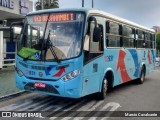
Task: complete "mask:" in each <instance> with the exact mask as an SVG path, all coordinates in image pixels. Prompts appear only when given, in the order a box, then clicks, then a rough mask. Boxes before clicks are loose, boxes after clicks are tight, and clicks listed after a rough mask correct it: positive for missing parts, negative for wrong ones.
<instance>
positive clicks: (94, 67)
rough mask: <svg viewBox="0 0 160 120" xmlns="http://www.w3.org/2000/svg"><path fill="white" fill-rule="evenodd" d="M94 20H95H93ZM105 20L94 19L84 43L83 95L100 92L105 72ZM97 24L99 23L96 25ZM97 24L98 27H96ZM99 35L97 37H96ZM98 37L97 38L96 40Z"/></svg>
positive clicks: (91, 21)
mask: <svg viewBox="0 0 160 120" xmlns="http://www.w3.org/2000/svg"><path fill="white" fill-rule="evenodd" d="M92 19H93V20H92ZM102 21H103V18H100V17H93V18H91V20H90V23H89V24H90V25H89V26H90V27H89V28H88V29H89V30H88V34H87V35H86V38H85V42H84V70H83V73H84V76H83V91H82V95H86V94H91V93H95V92H98V91H99V86H100V80H101V75H102V72H103V63H104V60H103V57H102V56H103V51H104V46H103V38H104V37H103V35H104V33H103V26H104V23H103V22H102ZM96 22H97V23H96ZM95 24H97V25H95ZM95 26H96V28H95V29H93V28H94V27H95ZM96 33H97V35H96ZM94 36H96V37H97V38H98V40H96V38H94Z"/></svg>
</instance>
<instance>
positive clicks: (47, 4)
mask: <svg viewBox="0 0 160 120" xmlns="http://www.w3.org/2000/svg"><path fill="white" fill-rule="evenodd" d="M35 8H36V10H42V9H51V8H59V3H58V0H38V1H37V2H36V3H35Z"/></svg>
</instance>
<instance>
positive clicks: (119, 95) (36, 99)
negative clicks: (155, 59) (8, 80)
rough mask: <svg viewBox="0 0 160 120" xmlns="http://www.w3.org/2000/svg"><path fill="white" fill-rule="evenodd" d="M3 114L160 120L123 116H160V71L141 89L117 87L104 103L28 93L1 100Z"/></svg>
mask: <svg viewBox="0 0 160 120" xmlns="http://www.w3.org/2000/svg"><path fill="white" fill-rule="evenodd" d="M0 111H19V112H22V111H30V112H40V111H42V116H43V117H44V116H45V117H46V116H47V117H46V118H47V119H55V120H59V119H62V120H72V119H74V120H88V119H89V120H106V119H107V120H159V119H160V117H159V118H158V117H124V116H125V113H131V114H133V113H140V114H142V113H143V112H142V111H154V112H149V114H151V113H156V114H158V115H160V70H155V71H154V72H153V73H151V74H150V75H148V76H146V80H145V82H144V83H143V84H141V85H138V84H136V83H135V82H129V83H126V84H123V85H120V86H117V87H115V88H114V89H113V91H111V92H110V93H108V94H107V97H106V99H105V100H101V101H99V100H97V99H96V96H95V95H90V96H86V97H84V98H81V99H69V98H60V97H54V96H47V95H40V94H37V93H25V94H22V95H20V96H18V97H14V98H6V99H0ZM109 111H111V112H109ZM123 111H125V112H123ZM136 111H138V112H136ZM155 111H159V112H155ZM144 113H147V112H144ZM131 114H130V115H131ZM118 115H119V116H123V117H117V116H118ZM59 116H61V117H59ZM109 116H110V117H109ZM0 119H2V118H0ZM3 119H4V118H3ZM15 119H17V118H15ZM34 119H36V118H34ZM37 119H39V118H37Z"/></svg>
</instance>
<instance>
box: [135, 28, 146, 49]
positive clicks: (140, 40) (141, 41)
mask: <svg viewBox="0 0 160 120" xmlns="http://www.w3.org/2000/svg"><path fill="white" fill-rule="evenodd" d="M136 36H137V42H136V43H137V45H136V46H137V48H144V47H145V40H144V32H143V31H141V30H136Z"/></svg>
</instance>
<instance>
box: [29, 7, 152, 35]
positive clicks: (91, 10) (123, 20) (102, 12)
mask: <svg viewBox="0 0 160 120" xmlns="http://www.w3.org/2000/svg"><path fill="white" fill-rule="evenodd" d="M64 11H66V12H67V11H80V12H85V13H87V14H99V15H103V16H105V17H106V18H109V19H112V20H114V21H118V22H121V23H124V24H127V25H130V26H133V27H137V28H139V29H143V30H147V31H149V32H154V33H155V30H153V29H150V28H147V27H144V26H142V25H139V24H137V23H134V22H131V21H129V20H126V19H123V18H121V17H118V16H115V15H112V14H110V13H107V12H104V11H102V10H98V9H86V8H65V9H62V8H56V9H47V10H39V11H34V12H30V13H29V14H28V15H34V14H41V13H48V12H64Z"/></svg>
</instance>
